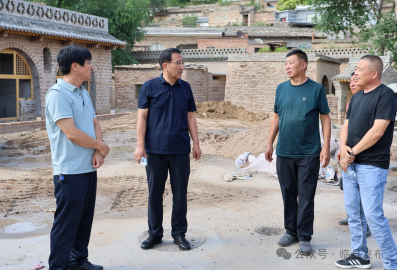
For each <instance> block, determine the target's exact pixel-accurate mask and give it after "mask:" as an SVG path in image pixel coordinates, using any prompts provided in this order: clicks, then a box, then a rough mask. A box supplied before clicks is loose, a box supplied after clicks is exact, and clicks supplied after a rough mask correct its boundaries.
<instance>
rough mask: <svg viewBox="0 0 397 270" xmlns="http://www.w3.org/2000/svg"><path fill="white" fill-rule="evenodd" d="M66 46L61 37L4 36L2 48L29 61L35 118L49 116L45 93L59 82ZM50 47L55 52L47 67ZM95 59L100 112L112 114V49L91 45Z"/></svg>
mask: <svg viewBox="0 0 397 270" xmlns="http://www.w3.org/2000/svg"><path fill="white" fill-rule="evenodd" d="M74 44H75V45H80V46H83V47H87V45H86V44H83V43H78V42H75V43H74ZM62 47H64V46H63V45H61V40H53V39H47V38H44V40H43V41H30V37H29V36H25V35H18V34H8V36H7V37H2V38H1V39H0V51H1V50H4V49H15V50H16V51H17V52H18V53H20V54H21V55H22V57H23V58H24V59H25V60H26V61H27V63H28V65H29V67H30V69H31V71H32V76H33V98H34V100H35V101H36V103H35V106H36V113H35V117H43V118H44V117H45V110H44V106H45V95H46V93H47V91H48V89H49V88H50V87H51V86H52V85H53V84H54V83H55V82H56V74H57V72H58V63H57V61H56V57H57V54H58V52H59V50H60V49H61V48H62ZM44 48H48V49H49V50H50V52H51V60H50V61H51V65H50V69H49V70H48V69H46V70H45V69H44V57H43V50H44ZM88 50H90V52H91V54H92V60H93V62H94V74H95V80H96V112H97V113H98V114H104V113H109V111H110V102H109V99H110V95H111V88H112V87H111V83H112V64H111V51H110V50H105V47H104V46H99V47H98V48H96V49H95V48H90V49H88Z"/></svg>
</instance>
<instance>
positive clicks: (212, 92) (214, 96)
mask: <svg viewBox="0 0 397 270" xmlns="http://www.w3.org/2000/svg"><path fill="white" fill-rule="evenodd" d="M214 77H215V78H216V79H214ZM207 80H208V86H207V89H208V90H207V91H208V94H207V95H208V98H207V100H208V101H223V100H225V87H226V76H224V75H214V74H211V73H208V78H207Z"/></svg>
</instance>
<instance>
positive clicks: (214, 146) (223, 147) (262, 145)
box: [200, 119, 277, 159]
mask: <svg viewBox="0 0 397 270" xmlns="http://www.w3.org/2000/svg"><path fill="white" fill-rule="evenodd" d="M270 123H271V119H266V120H265V121H263V122H261V123H260V124H259V125H258V126H256V127H253V128H251V129H248V130H245V131H242V132H238V133H235V134H232V135H229V136H216V135H214V134H204V135H202V136H200V141H201V149H202V151H203V153H205V154H209V155H217V156H222V157H225V158H232V159H235V158H237V156H238V155H241V154H243V153H245V152H250V153H252V154H254V155H258V154H261V153H263V152H265V149H266V145H267V140H268V138H269V132H270ZM276 143H277V138H276V140H275V142H274V147H275V146H276Z"/></svg>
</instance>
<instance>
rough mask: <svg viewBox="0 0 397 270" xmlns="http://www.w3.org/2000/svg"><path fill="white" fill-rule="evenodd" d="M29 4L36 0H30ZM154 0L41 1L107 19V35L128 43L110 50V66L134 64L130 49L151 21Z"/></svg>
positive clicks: (139, 39)
mask: <svg viewBox="0 0 397 270" xmlns="http://www.w3.org/2000/svg"><path fill="white" fill-rule="evenodd" d="M29 1H31V2H33V1H37V0H29ZM154 1H155V0H41V2H44V3H45V4H46V5H48V6H54V7H58V8H64V9H69V10H74V11H78V12H82V13H87V14H91V15H96V16H100V17H105V18H108V24H109V34H111V35H112V36H114V37H116V38H118V39H120V40H122V41H125V42H127V44H128V45H127V47H126V48H117V49H116V50H114V51H112V65H113V66H115V65H128V64H131V63H133V62H134V59H133V58H132V56H131V52H130V49H131V48H132V47H133V46H134V44H135V42H139V41H141V40H142V39H143V38H144V32H143V30H142V28H141V27H143V26H144V25H146V24H148V23H149V22H150V18H149V17H150V15H151V2H152V3H153V2H154Z"/></svg>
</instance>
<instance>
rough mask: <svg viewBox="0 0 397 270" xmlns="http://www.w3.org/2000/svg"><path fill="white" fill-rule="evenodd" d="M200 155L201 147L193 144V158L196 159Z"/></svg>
mask: <svg viewBox="0 0 397 270" xmlns="http://www.w3.org/2000/svg"><path fill="white" fill-rule="evenodd" d="M200 157H201V149H200V146H199V145H198V144H195V145H193V158H194V159H195V160H196V161H197V160H199V159H200Z"/></svg>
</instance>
